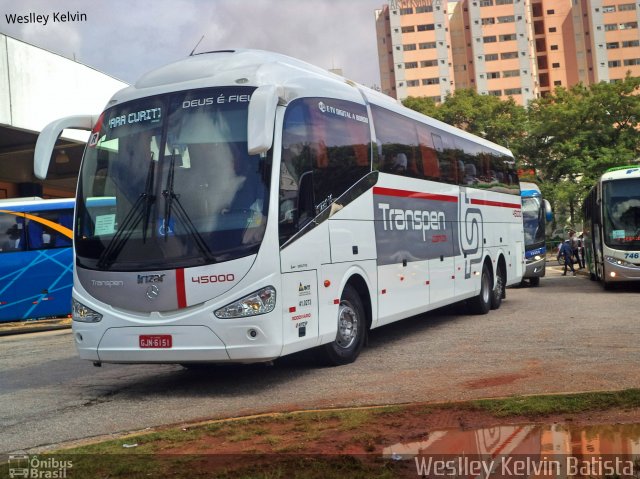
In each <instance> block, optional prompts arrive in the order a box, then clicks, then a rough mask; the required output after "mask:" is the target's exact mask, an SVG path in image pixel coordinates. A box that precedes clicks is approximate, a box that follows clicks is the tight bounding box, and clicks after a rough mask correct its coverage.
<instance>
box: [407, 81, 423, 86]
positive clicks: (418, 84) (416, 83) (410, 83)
mask: <svg viewBox="0 0 640 479" xmlns="http://www.w3.org/2000/svg"><path fill="white" fill-rule="evenodd" d="M407 86H420V80H407Z"/></svg>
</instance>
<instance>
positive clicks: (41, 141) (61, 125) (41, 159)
mask: <svg viewBox="0 0 640 479" xmlns="http://www.w3.org/2000/svg"><path fill="white" fill-rule="evenodd" d="M96 121H98V117H97V116H93V115H77V116H67V117H64V118H60V119H58V120H55V121H52V122H51V123H49V124H48V125H47V126H45V127H44V128H43V129H42V131H41V132H40V134H39V135H38V140H37V141H36V149H35V152H34V155H33V174H34V175H36V178H39V179H41V180H44V179H46V178H47V172H48V171H49V163H50V162H51V154H52V153H53V148H54V147H55V145H56V141H58V137H59V136H60V134H61V133H62V131H63V130H65V129H66V128H72V129H76V130H88V131H91V129H92V128H93V125H94V123H95V122H96Z"/></svg>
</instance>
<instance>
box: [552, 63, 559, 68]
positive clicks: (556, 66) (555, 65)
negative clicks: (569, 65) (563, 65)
mask: <svg viewBox="0 0 640 479" xmlns="http://www.w3.org/2000/svg"><path fill="white" fill-rule="evenodd" d="M551 67H552V68H560V64H559V63H552V64H551Z"/></svg>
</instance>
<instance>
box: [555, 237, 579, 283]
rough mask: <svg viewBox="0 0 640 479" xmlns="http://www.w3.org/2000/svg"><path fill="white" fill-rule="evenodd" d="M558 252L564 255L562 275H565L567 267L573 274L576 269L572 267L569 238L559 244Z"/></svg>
mask: <svg viewBox="0 0 640 479" xmlns="http://www.w3.org/2000/svg"><path fill="white" fill-rule="evenodd" d="M558 254H559V255H560V256H563V257H564V273H562V276H566V275H567V268H568V269H570V270H571V272H572V273H573V275H574V276H575V275H576V270H575V269H574V268H573V249H572V248H571V240H570V239H568V240H566V241H565V242H564V243H562V245H560V253H558Z"/></svg>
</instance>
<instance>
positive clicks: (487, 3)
mask: <svg viewBox="0 0 640 479" xmlns="http://www.w3.org/2000/svg"><path fill="white" fill-rule="evenodd" d="M480 6H481V7H491V6H493V0H480Z"/></svg>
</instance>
